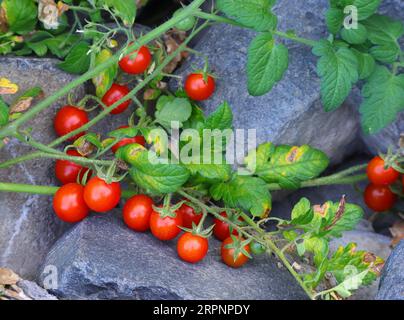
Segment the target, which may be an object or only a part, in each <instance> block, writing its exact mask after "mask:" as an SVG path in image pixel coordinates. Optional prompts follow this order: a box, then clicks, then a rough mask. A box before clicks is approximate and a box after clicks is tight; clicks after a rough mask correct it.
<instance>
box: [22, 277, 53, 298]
mask: <svg viewBox="0 0 404 320" xmlns="http://www.w3.org/2000/svg"><path fill="white" fill-rule="evenodd" d="M17 285H18V287H19V288H21V289H22V290H23V291H24V293H25V295H27V296H28V297H30V298H31V299H32V300H58V299H57V298H56V297H55V296H53V295H51V294H49V293H48V292H47V291H46V290H45V289H43V288H41V287H40V286H38V285H37V284H36V283H35V282H32V281H28V280H21V281H19V282H18V283H17Z"/></svg>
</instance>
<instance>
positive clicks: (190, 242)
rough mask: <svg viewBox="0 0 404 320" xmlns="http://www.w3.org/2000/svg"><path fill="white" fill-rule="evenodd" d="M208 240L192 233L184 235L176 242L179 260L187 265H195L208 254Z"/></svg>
mask: <svg viewBox="0 0 404 320" xmlns="http://www.w3.org/2000/svg"><path fill="white" fill-rule="evenodd" d="M208 249H209V243H208V239H206V238H203V237H201V236H197V235H193V234H192V233H189V232H186V233H184V234H183V235H182V236H181V237H180V238H179V239H178V242H177V252H178V255H179V256H180V258H181V259H182V260H184V261H186V262H189V263H197V262H199V261H201V260H202V259H203V258H205V256H206V254H207V253H208Z"/></svg>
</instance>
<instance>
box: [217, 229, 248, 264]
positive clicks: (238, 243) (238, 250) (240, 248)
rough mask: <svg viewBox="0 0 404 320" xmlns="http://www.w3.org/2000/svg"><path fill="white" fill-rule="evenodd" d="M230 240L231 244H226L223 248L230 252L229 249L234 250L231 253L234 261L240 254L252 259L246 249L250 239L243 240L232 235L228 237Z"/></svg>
mask: <svg viewBox="0 0 404 320" xmlns="http://www.w3.org/2000/svg"><path fill="white" fill-rule="evenodd" d="M230 238H231V239H232V242H231V243H228V244H226V245H225V246H224V247H225V248H226V249H229V250H231V249H233V250H234V252H233V258H234V261H236V260H237V258H238V256H239V255H240V254H242V255H244V256H246V257H248V258H249V259H252V256H251V254H250V253H249V252H248V250H247V249H246V248H247V247H249V244H250V243H251V239H247V240H245V239H244V238H242V237H238V236H235V235H233V234H232V235H230Z"/></svg>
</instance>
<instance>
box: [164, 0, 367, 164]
mask: <svg viewBox="0 0 404 320" xmlns="http://www.w3.org/2000/svg"><path fill="white" fill-rule="evenodd" d="M327 7H328V1H327V0H321V1H318V0H308V1H300V0H282V1H278V4H277V5H276V9H275V10H274V11H276V13H277V15H278V17H279V30H283V31H286V30H289V29H294V30H297V32H298V34H299V35H301V36H303V37H304V36H307V37H311V38H314V39H320V38H323V37H325V36H326V28H325V22H324V12H325V11H326V9H327ZM255 35H256V33H255V32H254V31H251V30H246V29H241V28H237V27H233V26H228V25H222V24H220V25H216V26H213V27H211V28H210V30H209V31H208V32H207V33H206V34H205V35H204V36H203V38H202V39H201V40H200V42H199V43H198V44H197V45H196V47H195V48H194V49H196V50H197V51H200V52H201V53H202V55H200V56H199V55H198V56H197V57H192V58H191V59H190V61H188V62H187V63H186V64H185V65H184V66H183V67H182V68H181V69H180V70H179V74H180V75H183V76H184V77H185V75H186V74H187V73H189V72H190V71H191V70H192V66H195V67H202V66H203V63H204V59H203V57H204V55H206V56H208V57H209V65H210V68H211V69H212V71H213V72H214V73H215V74H216V75H217V77H218V81H217V90H216V93H215V94H214V96H213V97H212V98H211V99H209V100H208V101H207V102H204V103H202V106H203V109H204V110H206V112H207V113H210V112H212V111H213V110H215V109H216V107H217V106H218V105H219V104H220V103H222V102H223V101H228V102H229V103H230V105H231V107H232V109H233V113H234V127H235V128H241V129H257V139H258V143H261V142H264V141H272V142H275V143H288V144H311V145H313V146H315V147H318V148H320V149H322V150H324V151H325V152H327V153H328V154H329V155H330V157H331V158H332V160H333V162H338V161H340V160H341V159H342V158H343V157H344V156H345V155H346V154H348V153H351V152H352V150H354V149H355V148H356V145H355V143H354V142H355V138H356V137H357V134H358V128H359V126H358V120H357V117H356V116H353V115H355V114H356V112H357V111H356V109H355V108H353V106H351V105H344V106H343V107H341V108H340V109H338V110H337V111H335V112H332V113H326V112H324V111H323V108H322V105H321V102H320V95H319V92H320V87H319V84H320V81H319V78H318V76H317V74H316V71H315V69H316V58H315V57H314V56H313V54H312V53H311V50H310V48H308V47H306V46H303V45H299V44H296V43H288V47H289V53H290V59H289V69H288V71H287V72H286V74H285V76H284V78H283V80H282V81H281V82H280V83H279V84H277V85H276V86H275V87H274V88H273V90H272V92H270V93H268V94H266V95H265V96H262V97H252V96H250V95H249V94H248V91H247V80H246V70H245V66H246V60H247V49H248V45H249V43H250V42H251V40H252V39H253V38H254V37H255ZM171 86H172V87H176V80H173V81H172V83H171Z"/></svg>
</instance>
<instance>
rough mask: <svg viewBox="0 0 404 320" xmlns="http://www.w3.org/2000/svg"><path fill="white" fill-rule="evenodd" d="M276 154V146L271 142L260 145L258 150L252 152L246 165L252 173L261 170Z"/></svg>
mask: <svg viewBox="0 0 404 320" xmlns="http://www.w3.org/2000/svg"><path fill="white" fill-rule="evenodd" d="M274 152H275V146H274V145H273V144H272V143H271V142H266V143H263V144H260V145H259V146H258V148H257V149H254V150H251V151H250V152H249V153H248V155H247V157H246V158H245V159H244V163H245V165H246V166H247V168H248V170H250V172H251V173H255V172H256V171H258V170H261V169H262V167H263V166H264V165H265V164H266V163H267V162H268V160H269V158H270V157H271V156H272V154H273V153H274Z"/></svg>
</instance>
